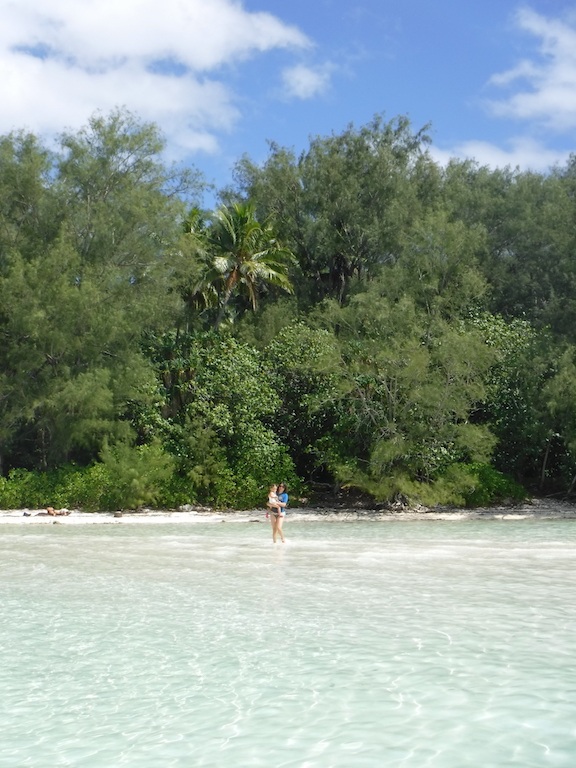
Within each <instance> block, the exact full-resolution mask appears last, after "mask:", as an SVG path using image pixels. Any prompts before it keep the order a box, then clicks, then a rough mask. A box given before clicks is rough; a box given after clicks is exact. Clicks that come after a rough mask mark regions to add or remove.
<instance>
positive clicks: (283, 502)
mask: <svg viewBox="0 0 576 768" xmlns="http://www.w3.org/2000/svg"><path fill="white" fill-rule="evenodd" d="M276 504H277V505H278V506H277V507H273V508H272V511H271V512H270V522H271V523H272V541H273V542H274V544H276V538H277V537H278V534H280V541H281V542H282V544H284V542H285V539H284V532H283V530H282V523H283V522H284V518H285V517H286V507H287V506H288V494H287V493H286V486H285V484H284V483H280V485H279V486H278V501H277V502H276Z"/></svg>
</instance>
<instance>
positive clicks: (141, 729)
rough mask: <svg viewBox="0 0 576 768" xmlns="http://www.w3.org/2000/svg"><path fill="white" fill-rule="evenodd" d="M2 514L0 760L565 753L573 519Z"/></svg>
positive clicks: (524, 760)
mask: <svg viewBox="0 0 576 768" xmlns="http://www.w3.org/2000/svg"><path fill="white" fill-rule="evenodd" d="M286 529H287V534H288V538H289V541H288V543H287V544H286V545H284V546H282V545H276V546H273V545H272V543H271V542H270V541H269V531H268V529H267V528H265V527H264V526H263V525H258V524H242V525H241V524H228V525H222V524H189V525H186V524H180V525H170V524H167V525H164V526H162V528H161V529H159V528H158V527H157V526H148V525H138V526H130V527H128V526H117V527H116V526H81V527H80V526H77V527H76V526H75V527H73V526H64V525H61V526H53V527H52V526H42V527H41V528H40V527H34V528H33V527H28V526H26V527H23V526H10V525H5V526H3V527H2V531H1V532H0V608H1V611H2V621H1V623H0V651H1V658H2V663H1V664H0V701H1V702H2V705H3V706H2V707H1V709H0V766H1V768H5V767H6V768H17V767H19V766H26V768H47V766H50V768H56V767H59V766H73V768H120V767H123V766H133V767H135V768H160V767H161V768H170V767H175V768H189V767H190V766H203V767H205V768H208V767H210V768H221V766H224V765H233V766H236V767H239V768H259V767H260V766H262V768H280V767H283V768H284V767H286V768H288V767H289V766H290V768H292V767H293V768H340V767H342V768H364V767H366V768H376V767H377V768H381V766H386V767H387V768H389V767H390V766H402V767H403V768H423V767H424V766H430V767H431V768H432V767H434V768H462V766H483V767H486V766H497V767H498V768H505V767H506V766H523V768H529V767H530V766H534V767H537V768H543V767H547V766H566V768H568V767H569V768H573V766H574V765H575V764H576V724H575V718H574V712H575V711H576V662H575V660H574V637H575V636H576V608H575V607H574V599H573V597H574V591H575V588H576V567H575V566H576V521H565V520H564V521H521V522H502V521H492V522H483V521H480V522H478V521H472V522H460V523H443V522H406V523H404V522H394V523H389V524H385V523H361V524H354V523H333V524H330V523H300V524H298V523H292V524H291V523H290V520H288V524H287V526H286Z"/></svg>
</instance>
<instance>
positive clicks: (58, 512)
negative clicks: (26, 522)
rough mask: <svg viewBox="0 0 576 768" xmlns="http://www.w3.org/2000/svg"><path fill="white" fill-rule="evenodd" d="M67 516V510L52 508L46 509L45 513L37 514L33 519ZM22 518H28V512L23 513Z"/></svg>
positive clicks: (68, 511)
mask: <svg viewBox="0 0 576 768" xmlns="http://www.w3.org/2000/svg"><path fill="white" fill-rule="evenodd" d="M69 514H70V510H69V509H54V507H46V512H37V513H36V514H35V515H34V517H59V516H60V515H69ZM24 517H30V512H24Z"/></svg>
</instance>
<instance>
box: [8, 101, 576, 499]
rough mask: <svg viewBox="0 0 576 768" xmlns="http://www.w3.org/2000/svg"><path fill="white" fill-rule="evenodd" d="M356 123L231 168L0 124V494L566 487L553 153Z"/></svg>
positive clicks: (571, 199) (133, 131) (426, 493)
mask: <svg viewBox="0 0 576 768" xmlns="http://www.w3.org/2000/svg"><path fill="white" fill-rule="evenodd" d="M426 131H427V129H426V128H425V129H423V130H421V131H417V132H414V131H413V129H412V127H411V125H410V123H409V121H408V120H407V119H406V118H403V117H400V118H397V119H395V120H392V121H390V122H386V120H385V119H384V117H383V116H377V117H376V118H375V119H374V120H373V121H372V122H371V123H369V124H368V125H366V126H363V127H361V128H355V127H354V126H350V127H349V128H347V129H346V130H345V131H343V132H342V133H341V134H339V135H335V134H334V135H331V136H328V137H316V138H313V139H312V140H311V142H310V146H309V148H308V149H307V150H306V151H304V152H302V153H301V155H300V156H296V155H295V154H294V153H293V152H292V151H290V150H288V149H285V148H282V147H279V146H277V145H275V144H271V146H270V153H269V156H268V158H267V159H266V160H265V162H263V163H261V164H258V163H255V162H254V161H252V160H251V159H250V158H248V157H244V158H242V159H241V160H240V162H239V163H238V164H237V167H236V169H235V174H234V178H235V183H234V185H233V186H232V187H231V188H228V189H226V190H222V191H221V193H220V200H221V204H220V205H219V206H218V207H217V208H216V209H215V210H214V211H209V210H204V209H203V208H202V193H203V189H204V183H203V180H202V177H201V175H200V174H199V173H198V172H197V171H196V170H195V169H185V168H178V167H168V166H167V165H166V164H165V163H164V161H163V160H162V150H163V140H162V137H161V136H160V134H159V132H158V130H157V129H156V127H155V126H153V125H149V124H145V123H142V122H141V121H139V120H138V119H137V118H136V117H134V116H133V115H131V114H129V113H126V112H124V111H121V110H120V111H117V112H114V113H112V114H111V115H109V116H101V115H96V116H95V117H94V118H93V119H92V120H91V121H90V122H89V124H88V125H87V126H86V127H85V128H84V129H82V130H80V131H79V132H77V133H75V134H74V133H67V134H64V135H62V136H61V138H60V143H59V146H58V147H57V149H56V150H55V151H49V150H48V149H46V148H45V147H43V146H42V144H41V142H40V141H39V139H37V138H36V137H34V136H32V135H30V134H26V133H14V134H10V135H7V136H4V137H1V138H0V506H3V507H15V506H34V505H36V506H38V505H45V504H47V503H53V504H59V505H61V506H83V507H85V508H87V509H97V508H116V507H123V506H137V505H140V504H152V505H159V506H177V505H180V504H185V503H190V502H197V503H208V504H212V505H216V506H219V507H224V506H237V507H240V506H251V505H253V504H258V503H261V502H262V499H263V498H264V496H265V488H266V486H267V485H268V484H269V483H270V482H272V481H274V480H276V481H278V480H280V479H283V480H284V481H287V482H288V483H289V484H290V486H291V489H292V490H293V492H296V493H299V492H300V491H302V492H303V493H304V492H305V493H306V494H307V495H309V494H310V492H311V491H313V490H314V488H316V487H333V486H335V485H336V486H338V485H347V486H349V487H352V488H356V489H358V490H359V491H363V492H367V493H370V494H371V495H372V496H374V497H375V498H377V499H379V500H386V499H392V498H394V497H398V496H401V497H404V498H408V499H411V500H414V501H416V500H419V501H423V502H424V503H429V504H434V503H456V504H488V503H491V502H493V501H494V500H497V499H501V498H505V497H515V498H518V497H521V496H522V495H523V494H525V493H528V492H530V493H554V494H558V495H560V496H566V495H568V496H569V495H571V494H574V492H575V487H576V439H575V437H574V435H575V434H576V433H575V430H576V351H575V350H576V331H575V328H576V299H575V296H576V291H575V288H576V262H575V256H574V254H575V253H576V248H575V234H574V220H575V218H576V158H571V159H570V160H569V162H568V163H567V164H566V166H565V167H558V168H553V169H551V170H550V172H549V173H548V174H535V173H528V172H520V171H512V170H511V169H500V170H491V169H489V168H486V167H481V166H479V165H478V164H476V163H474V162H471V161H466V162H461V161H452V162H451V163H449V164H448V166H446V167H440V166H439V165H437V164H436V163H435V162H434V161H433V159H432V158H431V156H430V155H429V153H428V151H427V146H428V137H427V133H426Z"/></svg>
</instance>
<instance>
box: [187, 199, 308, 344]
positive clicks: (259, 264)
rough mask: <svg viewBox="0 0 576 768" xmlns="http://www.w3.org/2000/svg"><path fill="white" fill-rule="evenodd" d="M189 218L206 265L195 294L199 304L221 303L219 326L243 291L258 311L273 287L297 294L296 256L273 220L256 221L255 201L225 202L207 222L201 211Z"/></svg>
mask: <svg viewBox="0 0 576 768" xmlns="http://www.w3.org/2000/svg"><path fill="white" fill-rule="evenodd" d="M189 221H190V224H191V226H190V234H191V235H192V236H193V237H194V238H195V241H196V247H197V248H196V249H197V253H198V255H199V256H200V259H201V261H202V264H203V266H202V270H201V274H200V277H199V279H198V280H197V282H196V284H195V285H194V288H193V290H192V292H191V294H190V298H191V299H192V303H193V304H195V306H196V307H199V308H208V307H214V306H216V307H217V308H218V313H217V315H216V319H215V322H214V328H215V329H216V330H217V329H218V328H219V327H220V325H221V323H222V321H223V319H224V317H225V315H226V313H227V311H228V309H229V304H230V300H231V299H232V298H233V297H234V296H235V295H239V294H244V295H245V296H246V297H247V298H248V300H249V303H250V306H251V307H252V309H253V310H255V309H256V308H257V306H258V299H259V297H260V295H261V294H262V292H263V291H265V290H266V289H268V288H269V287H270V286H275V287H277V288H280V289H281V290H283V291H286V292H288V293H293V290H292V284H291V282H290V279H289V277H288V269H289V266H290V264H291V263H292V262H293V260H294V257H293V255H292V253H291V252H290V250H289V249H288V248H286V247H284V246H283V245H282V244H281V243H280V242H279V241H278V238H277V236H276V233H275V231H274V229H273V227H272V226H271V225H270V224H269V223H265V224H261V223H260V222H258V221H257V220H256V217H255V213H254V208H253V206H252V205H251V204H249V203H245V204H240V203H236V204H234V205H232V206H221V207H220V208H218V210H217V211H216V212H215V213H214V214H213V216H212V221H211V223H210V224H208V225H205V224H204V222H203V221H202V219H201V217H200V216H198V215H196V216H192V217H191V218H190V219H189Z"/></svg>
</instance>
